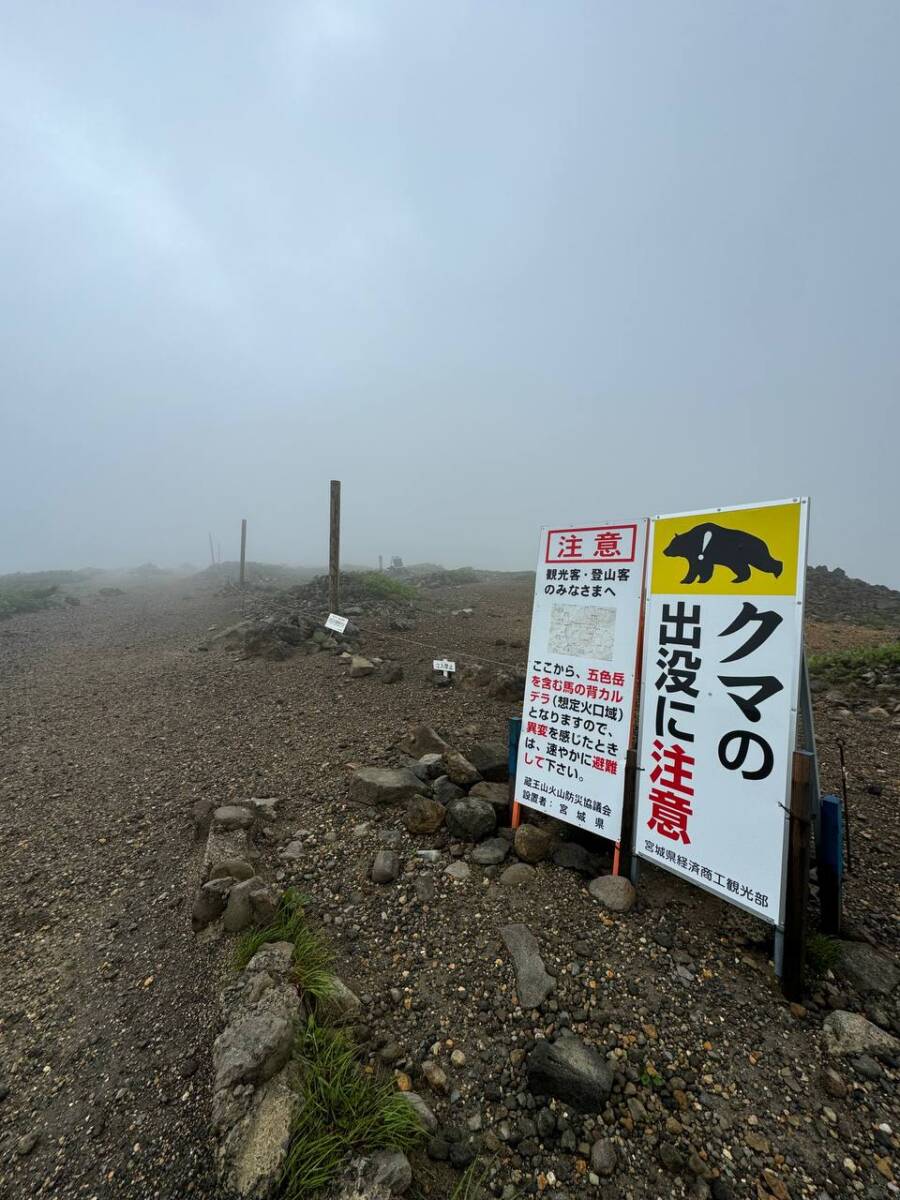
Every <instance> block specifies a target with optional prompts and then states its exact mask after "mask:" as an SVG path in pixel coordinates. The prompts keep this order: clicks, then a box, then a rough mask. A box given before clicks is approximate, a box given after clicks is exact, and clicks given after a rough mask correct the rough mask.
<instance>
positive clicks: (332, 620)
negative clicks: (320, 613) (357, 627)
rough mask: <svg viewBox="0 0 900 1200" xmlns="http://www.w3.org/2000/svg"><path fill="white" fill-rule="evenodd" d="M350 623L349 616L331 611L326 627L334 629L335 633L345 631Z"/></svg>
mask: <svg viewBox="0 0 900 1200" xmlns="http://www.w3.org/2000/svg"><path fill="white" fill-rule="evenodd" d="M349 624H350V618H349V617H340V616H338V614H337V613H329V614H328V620H327V621H326V622H325V628H326V629H333V630H334V632H335V633H343V632H344V630H345V629H346V628H347V626H348V625H349Z"/></svg>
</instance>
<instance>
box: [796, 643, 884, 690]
mask: <svg viewBox="0 0 900 1200" xmlns="http://www.w3.org/2000/svg"><path fill="white" fill-rule="evenodd" d="M896 667H900V642H888V643H886V644H885V645H882V646H863V647H861V648H860V649H858V650H838V651H835V652H834V653H833V654H814V655H813V656H812V657H811V658H810V660H809V670H810V674H811V675H817V676H821V677H823V678H824V679H827V680H828V681H829V682H834V683H841V682H843V681H845V680H846V678H847V677H848V676H850V677H853V676H856V675H862V674H864V673H865V672H866V671H871V670H875V671H879V670H892V669H893V668H896Z"/></svg>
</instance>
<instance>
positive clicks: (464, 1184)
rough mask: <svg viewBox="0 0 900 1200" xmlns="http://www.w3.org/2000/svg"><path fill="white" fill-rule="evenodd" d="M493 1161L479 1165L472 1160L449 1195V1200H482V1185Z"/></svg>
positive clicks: (476, 1161) (475, 1160)
mask: <svg viewBox="0 0 900 1200" xmlns="http://www.w3.org/2000/svg"><path fill="white" fill-rule="evenodd" d="M492 1162H493V1159H492V1160H491V1162H489V1163H486V1164H484V1163H480V1162H479V1161H478V1159H477V1158H475V1159H473V1160H472V1161H471V1162H470V1163H469V1165H468V1166H467V1167H466V1169H465V1171H464V1172H463V1174H462V1175H461V1176H460V1178H459V1180H458V1181H457V1184H456V1187H455V1188H454V1189H453V1191H452V1192H451V1193H450V1200H482V1197H483V1196H484V1194H485V1193H484V1185H485V1182H486V1180H487V1177H488V1172H489V1171H490V1169H491V1164H492Z"/></svg>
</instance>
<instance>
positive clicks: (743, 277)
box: [0, 0, 900, 586]
mask: <svg viewBox="0 0 900 1200" xmlns="http://www.w3.org/2000/svg"><path fill="white" fill-rule="evenodd" d="M898 128H900V4H898V3H897V2H896V0H887V2H885V3H877V2H874V0H860V2H859V3H847V2H846V0H840V2H839V3H829V2H827V0H811V2H809V3H802V2H798V0H791V2H790V3H777V4H776V3H766V2H765V0H742V2H741V3H728V2H726V0H708V2H706V3H700V2H694V0H691V2H688V0H664V2H660V3H642V2H637V3H635V2H631V0H620V2H619V3H615V4H613V3H607V2H604V0H590V2H588V0H585V2H584V3H579V2H575V0H571V2H570V0H518V2H515V3H513V2H511V0H490V2H489V3H488V2H485V0H471V2H457V0H441V2H440V3H438V2H437V0H434V2H432V0H405V2H393V0H371V2H362V0H360V2H356V0H295V2H293V3H288V2H278V0H271V2H266V0H261V2H260V3H254V4H248V3H237V2H234V3H229V4H225V3H221V4H218V3H214V2H213V0H202V2H201V0H169V2H160V0H154V2H153V3H149V2H148V0H142V2H140V3H137V2H135V0H131V2H128V0H110V2H109V3H98V2H94V0H78V3H75V4H73V3H71V2H68V0H67V2H65V3H63V2H60V3H48V2H46V0H29V2H28V3H14V2H13V0H6V2H5V3H2V5H0V163H2V166H0V170H2V173H3V185H2V189H0V250H2V273H0V289H2V292H0V371H2V374H3V386H2V399H0V406H2V407H0V419H2V425H0V432H2V439H0V440H2V479H0V499H2V504H3V513H4V520H3V523H2V526H0V570H5V571H9V570H18V569H38V568H43V567H51V566H52V567H78V566H83V565H88V564H91V565H101V566H102V565H126V564H133V563H136V562H140V561H144V560H148V559H149V560H153V561H155V562H158V563H160V564H174V563H178V562H181V561H185V560H188V561H193V562H197V563H199V564H200V565H202V564H203V563H204V562H205V561H208V552H207V533H208V531H209V530H212V531H213V533H214V536H215V537H216V538H217V539H221V540H222V542H223V546H224V553H225V557H231V558H233V557H236V555H237V542H238V531H239V523H240V518H241V517H243V516H246V517H247V518H248V520H249V529H250V539H249V553H250V557H252V558H255V559H267V560H274V561H300V562H307V563H318V562H322V561H324V559H325V558H326V556H327V509H328V480H329V479H330V478H332V477H335V478H340V479H342V480H343V488H344V500H343V508H344V526H343V528H344V550H345V555H346V556H347V557H348V558H349V559H352V560H354V561H357V562H366V561H368V562H372V563H374V562H375V561H377V556H378V554H379V553H382V554H384V555H385V556H388V555H391V554H400V555H402V556H403V557H404V558H405V559H406V560H407V561H415V560H421V559H428V560H432V561H442V562H445V563H446V564H447V565H461V564H466V563H472V564H474V565H478V566H496V567H510V568H515V567H520V568H521V567H531V566H532V565H533V560H534V558H535V555H536V546H537V529H538V527H539V526H540V525H541V524H546V523H555V524H559V523H596V521H597V520H602V519H623V518H631V517H635V516H641V515H644V514H652V513H658V512H667V511H668V512H672V511H675V512H677V511H682V510H687V509H694V508H702V507H704V506H710V505H713V506H714V505H725V504H730V503H745V502H749V501H755V500H764V499H774V498H780V497H787V496H796V495H801V494H809V495H810V496H811V497H812V510H811V511H812V531H811V543H810V559H811V561H812V562H826V563H828V564H829V565H831V566H836V565H837V566H842V567H844V568H845V569H846V570H847V571H848V572H849V573H851V574H854V575H860V576H862V577H864V578H866V579H869V580H871V581H873V582H880V583H888V584H892V585H895V586H898V585H900V537H898V535H897V532H896V529H895V526H896V522H897V517H898V514H900V470H898V447H900V417H898V399H900V157H898V153H897V149H898Z"/></svg>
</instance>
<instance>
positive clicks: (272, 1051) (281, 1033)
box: [213, 1010, 296, 1091]
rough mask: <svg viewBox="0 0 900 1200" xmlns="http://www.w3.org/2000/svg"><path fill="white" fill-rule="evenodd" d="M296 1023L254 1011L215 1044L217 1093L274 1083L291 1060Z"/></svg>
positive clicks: (276, 1015)
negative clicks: (277, 1075)
mask: <svg viewBox="0 0 900 1200" xmlns="http://www.w3.org/2000/svg"><path fill="white" fill-rule="evenodd" d="M295 1028H296V1027H295V1023H294V1022H292V1021H291V1020H289V1019H288V1017H286V1016H284V1015H282V1014H281V1013H277V1012H272V1011H268V1010H263V1011H253V1012H250V1013H248V1014H247V1015H246V1016H244V1017H243V1018H242V1019H238V1020H237V1021H235V1022H234V1023H233V1024H231V1025H229V1026H228V1027H227V1028H226V1029H225V1030H224V1031H223V1032H222V1033H220V1034H219V1036H218V1037H217V1038H216V1040H215V1042H214V1043H213V1069H214V1071H215V1076H216V1084H215V1086H216V1090H217V1091H218V1090H220V1089H222V1088H232V1087H234V1086H235V1085H236V1084H239V1083H242V1084H246V1083H263V1082H264V1081H265V1080H267V1079H271V1078H272V1076H273V1075H275V1074H276V1073H277V1072H278V1071H280V1070H281V1068H282V1067H283V1066H284V1065H285V1063H286V1062H287V1060H288V1059H289V1058H290V1054H291V1047H292V1045H293V1042H294V1033H295Z"/></svg>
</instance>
